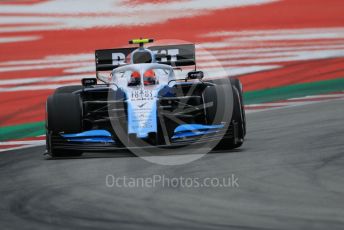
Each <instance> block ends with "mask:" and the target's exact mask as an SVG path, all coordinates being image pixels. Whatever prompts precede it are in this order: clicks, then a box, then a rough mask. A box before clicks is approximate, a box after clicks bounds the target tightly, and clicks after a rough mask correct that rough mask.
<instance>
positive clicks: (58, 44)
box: [0, 0, 344, 151]
mask: <svg viewBox="0 0 344 230" xmlns="http://www.w3.org/2000/svg"><path fill="white" fill-rule="evenodd" d="M343 12H344V1H343V0H330V1H323V0H284V1H283V0H240V1H238V0H212V1H207V0H196V1H192V0H168V1H162V0H134V1H126V0H102V1H91V0H73V1H59V0H22V1H19V0H17V1H15V0H12V1H7V0H2V1H0V107H1V110H0V141H1V142H2V144H1V145H0V151H1V150H2V151H4V150H8V149H13V148H20V147H22V146H26V145H38V144H43V143H44V142H43V139H44V136H42V135H43V134H44V110H45V100H46V98H47V96H48V95H49V94H51V93H52V91H53V90H54V89H55V88H57V87H59V86H63V85H72V84H79V82H80V79H81V78H84V77H95V64H94V50H96V49H102V48H115V47H125V46H128V45H127V41H128V40H129V39H132V38H139V37H148V38H154V39H156V40H160V39H178V40H185V41H189V42H193V43H195V44H196V45H197V47H202V48H203V49H206V50H207V51H209V52H211V54H212V55H214V56H215V57H216V59H217V60H218V61H219V62H220V63H221V66H222V67H223V68H225V69H226V71H227V73H228V76H233V77H234V76H236V77H239V78H240V79H241V81H242V83H243V86H244V91H245V104H246V109H247V111H248V112H250V111H255V110H262V109H269V108H274V107H280V106H286V105H290V103H292V102H295V103H298V102H304V101H307V100H308V101H309V100H322V99H323V98H324V97H325V98H326V97H339V96H340V95H342V92H343V90H344V79H343V76H344V13H343ZM196 55H197V62H198V67H199V69H204V70H208V71H210V72H211V71H214V72H216V68H218V64H217V63H216V62H214V61H213V59H211V58H209V57H208V55H206V53H204V52H197V50H196ZM208 77H225V76H208ZM324 95H325V96H324ZM309 96H311V97H309ZM294 98H298V100H290V99H294ZM288 99H289V100H288ZM13 140H18V141H13Z"/></svg>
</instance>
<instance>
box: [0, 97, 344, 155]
mask: <svg viewBox="0 0 344 230" xmlns="http://www.w3.org/2000/svg"><path fill="white" fill-rule="evenodd" d="M337 99H344V92H337V93H331V94H324V95H315V96H306V97H301V98H291V99H288V100H282V101H276V102H271V103H262V104H252V105H246V106H245V111H246V113H247V114H249V113H256V112H262V111H267V110H273V109H279V108H286V107H292V106H301V105H307V104H313V103H317V102H322V101H330V100H337ZM42 145H45V136H44V135H42V136H38V137H30V138H24V139H19V140H10V141H4V142H0V152H5V151H9V150H18V149H24V148H29V147H35V146H42Z"/></svg>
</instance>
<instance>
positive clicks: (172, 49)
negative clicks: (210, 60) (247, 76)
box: [46, 39, 246, 157]
mask: <svg viewBox="0 0 344 230" xmlns="http://www.w3.org/2000/svg"><path fill="white" fill-rule="evenodd" d="M150 42H153V40H152V39H134V40H131V41H129V43H130V44H132V45H133V47H130V48H119V49H106V50H96V51H95V58H96V74H97V77H96V78H84V79H82V81H81V83H82V84H81V85H73V86H64V87H60V88H58V89H56V90H55V92H54V94H53V95H50V96H49V97H48V99H47V103H46V147H47V152H48V154H50V155H51V156H53V157H59V156H80V155H81V154H82V153H83V152H85V151H106V150H111V151H113V150H118V149H129V150H130V149H135V148H168V149H170V148H172V149H173V148H180V147H182V146H188V145H192V146H194V147H197V146H199V145H204V144H207V145H211V148H212V149H214V148H215V149H234V148H238V147H240V146H241V145H242V143H243V141H244V137H245V134H246V120H245V111H244V107H243V98H242V85H241V83H240V81H239V80H238V79H235V78H229V77H226V78H222V79H216V80H214V79H212V78H211V76H207V77H209V80H207V81H205V79H204V75H205V74H204V72H202V71H198V70H196V60H195V45H194V44H180V45H166V46H151V47H149V48H146V47H144V44H145V43H150ZM135 44H137V45H139V46H138V47H134V46H135ZM181 67H183V69H182V68H181ZM186 68H189V70H187V72H185V69H186ZM190 68H192V69H190ZM177 75H178V76H182V77H178V76H177ZM97 82H102V83H101V84H99V83H97Z"/></svg>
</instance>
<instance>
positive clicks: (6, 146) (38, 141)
mask: <svg viewBox="0 0 344 230" xmlns="http://www.w3.org/2000/svg"><path fill="white" fill-rule="evenodd" d="M41 145H45V135H43V136H38V137H29V138H23V139H18V140H10V141H2V142H0V152H5V151H9V150H18V149H24V148H29V147H34V146H41Z"/></svg>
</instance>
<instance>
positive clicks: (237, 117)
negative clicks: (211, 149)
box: [203, 82, 246, 150]
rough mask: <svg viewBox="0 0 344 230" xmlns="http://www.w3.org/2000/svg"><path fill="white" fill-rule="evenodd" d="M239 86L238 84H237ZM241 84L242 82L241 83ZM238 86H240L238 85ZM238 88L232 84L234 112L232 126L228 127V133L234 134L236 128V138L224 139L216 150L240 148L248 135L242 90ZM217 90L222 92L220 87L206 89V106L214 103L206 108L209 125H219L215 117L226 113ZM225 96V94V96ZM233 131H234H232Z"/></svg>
mask: <svg viewBox="0 0 344 230" xmlns="http://www.w3.org/2000/svg"><path fill="white" fill-rule="evenodd" d="M237 84H238V83H237ZM239 84H240V82H239ZM237 86H238V85H237ZM237 86H236V85H235V84H233V83H232V89H233V90H232V91H233V111H232V117H231V120H230V121H229V122H230V125H229V126H228V130H227V132H232V133H234V132H233V131H234V126H236V131H237V132H236V136H234V137H233V138H224V139H222V140H221V141H220V142H219V143H218V144H217V146H216V147H215V150H227V149H235V148H238V147H240V146H241V145H242V144H243V142H244V137H245V134H246V130H245V123H246V122H245V115H244V111H243V105H242V101H241V98H242V95H241V94H240V93H241V89H237ZM217 90H221V88H220V87H219V86H217V85H216V86H213V87H208V88H206V89H205V92H204V95H203V98H204V104H207V103H209V102H210V103H213V106H211V107H207V108H206V119H207V123H208V124H213V123H219V121H220V120H216V118H215V115H216V113H222V112H223V111H224V109H223V106H221V105H219V103H218V101H217V95H221V94H218V93H217ZM224 95H225V94H224ZM230 129H232V130H230Z"/></svg>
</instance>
